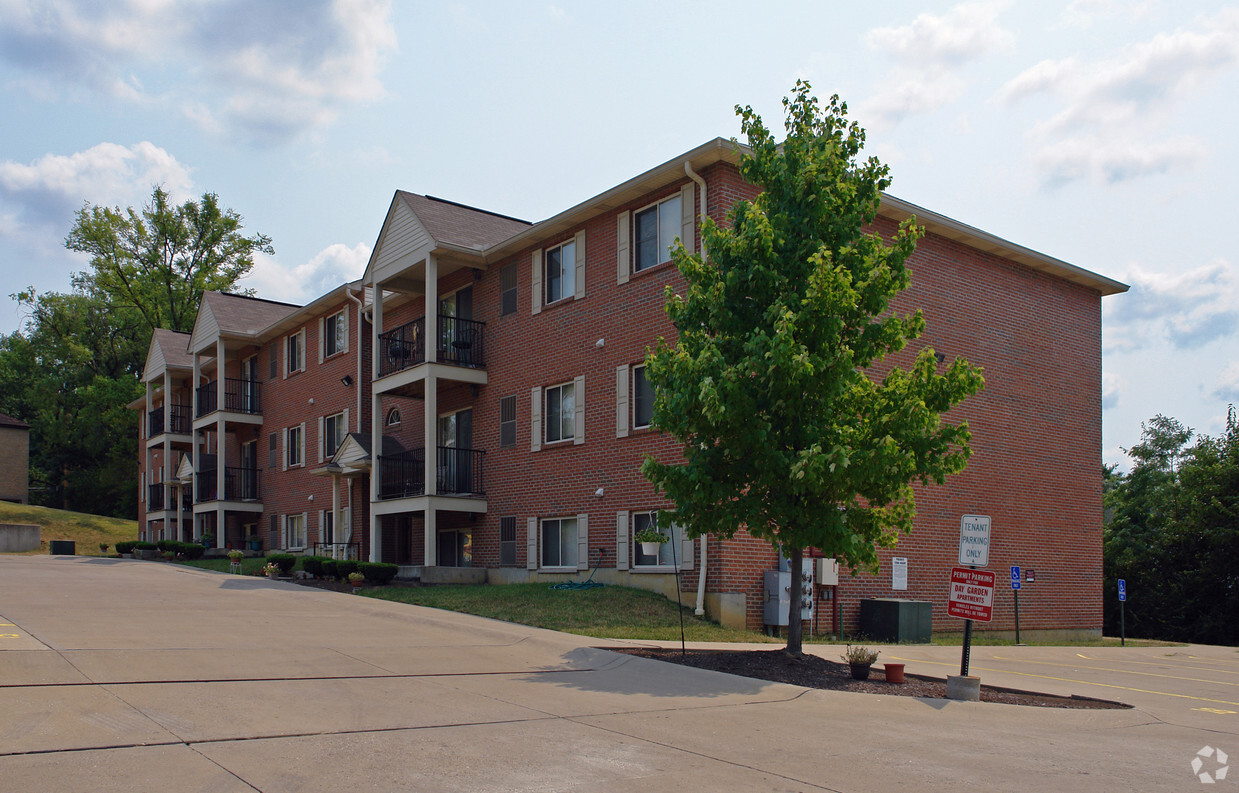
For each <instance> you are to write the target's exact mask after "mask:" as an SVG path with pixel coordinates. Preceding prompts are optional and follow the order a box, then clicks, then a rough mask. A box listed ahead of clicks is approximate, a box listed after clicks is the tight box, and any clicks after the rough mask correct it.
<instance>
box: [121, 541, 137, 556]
mask: <svg viewBox="0 0 1239 793" xmlns="http://www.w3.org/2000/svg"><path fill="white" fill-rule="evenodd" d="M137 544H138V541H137V540H124V541H122V542H118V543H116V552H117V553H133V546H135V545H137Z"/></svg>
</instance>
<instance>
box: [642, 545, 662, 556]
mask: <svg viewBox="0 0 1239 793" xmlns="http://www.w3.org/2000/svg"><path fill="white" fill-rule="evenodd" d="M661 547H662V543H661V542H643V543H641V553H643V554H645V555H646V556H658V549H659V548H661Z"/></svg>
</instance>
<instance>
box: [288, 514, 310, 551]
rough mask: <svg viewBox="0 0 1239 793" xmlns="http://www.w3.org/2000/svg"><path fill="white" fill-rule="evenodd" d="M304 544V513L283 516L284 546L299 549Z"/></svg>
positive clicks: (289, 548)
mask: <svg viewBox="0 0 1239 793" xmlns="http://www.w3.org/2000/svg"><path fill="white" fill-rule="evenodd" d="M305 546H306V520H305V514H304V513H302V514H300V515H285V516H284V547H285V548H286V549H288V550H299V549H301V548H304V547H305Z"/></svg>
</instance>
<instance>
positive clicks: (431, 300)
mask: <svg viewBox="0 0 1239 793" xmlns="http://www.w3.org/2000/svg"><path fill="white" fill-rule="evenodd" d="M422 330H424V331H425V332H424V333H423V334H422V335H423V336H424V337H425V339H426V363H434V362H435V361H436V360H438V358H436V357H435V356H436V353H437V352H438V349H439V260H438V259H436V258H435V255H434V254H433V253H428V254H426V327H424V328H422ZM428 387H429V386H428Z"/></svg>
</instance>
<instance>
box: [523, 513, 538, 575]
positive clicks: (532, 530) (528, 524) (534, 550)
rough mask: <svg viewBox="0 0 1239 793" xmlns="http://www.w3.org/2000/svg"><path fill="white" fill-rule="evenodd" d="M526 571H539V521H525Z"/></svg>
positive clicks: (531, 519) (532, 519)
mask: <svg viewBox="0 0 1239 793" xmlns="http://www.w3.org/2000/svg"><path fill="white" fill-rule="evenodd" d="M525 569H527V570H537V569H538V519H537V518H529V519H528V520H527V521H525Z"/></svg>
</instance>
